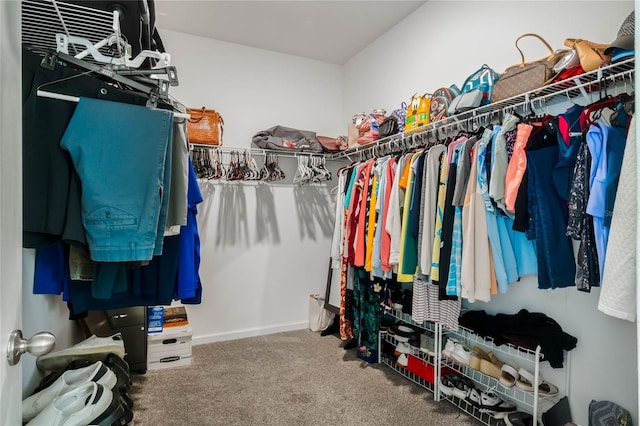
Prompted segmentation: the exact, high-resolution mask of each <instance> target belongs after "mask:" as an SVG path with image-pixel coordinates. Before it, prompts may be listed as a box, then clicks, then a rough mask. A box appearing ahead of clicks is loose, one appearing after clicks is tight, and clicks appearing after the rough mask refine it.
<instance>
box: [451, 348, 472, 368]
mask: <svg viewBox="0 0 640 426" xmlns="http://www.w3.org/2000/svg"><path fill="white" fill-rule="evenodd" d="M470 356H471V351H470V350H468V349H467V348H465V347H464V346H462V345H461V344H460V343H455V344H454V348H453V351H451V358H453V359H454V360H456V361H458V362H459V363H460V364H464V365H469V357H470Z"/></svg>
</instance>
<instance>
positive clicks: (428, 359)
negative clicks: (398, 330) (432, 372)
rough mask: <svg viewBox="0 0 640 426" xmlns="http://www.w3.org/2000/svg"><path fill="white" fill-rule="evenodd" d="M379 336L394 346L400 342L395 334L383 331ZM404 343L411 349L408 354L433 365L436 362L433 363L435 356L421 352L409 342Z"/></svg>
mask: <svg viewBox="0 0 640 426" xmlns="http://www.w3.org/2000/svg"><path fill="white" fill-rule="evenodd" d="M381 338H382V340H384V341H385V342H387V343H390V344H392V345H393V346H396V345H397V344H398V343H400V341H399V340H398V339H396V338H395V336H394V335H392V334H388V333H384V334H382V335H381ZM405 345H407V346H408V347H409V349H411V352H409V355H413V356H414V357H416V358H418V359H420V360H422V361H424V362H426V363H427V364H429V365H432V366H434V367H435V364H436V363H435V357H434V356H433V355H429V354H428V353H426V352H422V351H421V350H420V349H419V348H416V347H415V346H413V345H410V344H409V343H405Z"/></svg>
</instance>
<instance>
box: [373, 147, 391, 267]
mask: <svg viewBox="0 0 640 426" xmlns="http://www.w3.org/2000/svg"><path fill="white" fill-rule="evenodd" d="M388 164H389V157H384V158H380V159H379V160H378V164H377V169H376V173H377V175H378V176H379V181H378V188H377V191H376V206H375V209H376V230H375V233H374V236H373V256H372V261H371V269H372V274H373V276H374V277H379V278H384V271H383V270H382V234H383V233H384V232H385V231H384V226H383V218H384V214H383V212H384V210H385V208H386V205H385V192H386V187H387V167H388Z"/></svg>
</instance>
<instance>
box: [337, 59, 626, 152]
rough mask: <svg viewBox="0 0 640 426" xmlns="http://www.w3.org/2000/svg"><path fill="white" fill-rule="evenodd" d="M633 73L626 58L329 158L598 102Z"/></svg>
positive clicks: (420, 143) (411, 144) (415, 144)
mask: <svg viewBox="0 0 640 426" xmlns="http://www.w3.org/2000/svg"><path fill="white" fill-rule="evenodd" d="M634 70H635V58H630V59H626V60H624V61H620V62H618V63H615V64H610V65H608V66H605V67H602V68H599V69H597V70H595V71H591V72H588V73H584V74H581V75H579V76H576V77H572V78H570V79H567V80H563V81H560V82H558V83H553V84H550V85H548V86H544V87H542V88H539V89H536V90H532V91H529V92H526V93H522V94H520V95H517V96H513V97H511V98H508V99H504V100H502V101H499V102H494V103H492V104H489V105H485V106H481V107H478V108H474V109H472V110H469V111H465V112H463V113H461V114H457V115H454V116H451V117H447V118H445V119H443V120H439V121H435V122H431V123H429V124H427V125H425V126H422V127H419V128H417V129H415V130H412V131H409V132H404V133H399V134H396V135H392V136H389V137H386V138H382V139H378V140H377V141H375V142H373V143H370V144H367V145H363V146H356V147H353V148H350V149H348V150H345V151H341V152H338V153H335V154H332V155H331V156H330V159H332V160H335V159H340V158H350V157H351V156H357V157H361V158H371V157H376V156H381V155H384V154H389V153H395V152H399V151H400V150H403V149H407V148H419V147H424V146H427V145H429V144H430V143H435V141H437V140H438V138H439V137H441V136H443V133H444V135H445V136H446V135H447V134H451V133H453V132H457V131H459V130H465V129H469V128H472V127H473V125H477V124H478V123H480V122H482V121H487V120H488V121H491V120H492V119H493V118H494V117H500V114H501V113H503V112H511V111H518V110H520V111H527V112H537V113H543V112H544V113H547V110H548V109H549V107H550V106H552V105H555V104H558V103H561V102H566V101H574V100H576V99H578V98H579V97H586V98H587V99H590V100H591V101H593V98H594V96H596V98H595V99H599V97H600V96H604V95H605V94H606V93H607V91H608V90H609V89H611V88H612V87H616V86H617V85H618V84H621V83H623V82H632V83H633V80H634V72H635V71H634Z"/></svg>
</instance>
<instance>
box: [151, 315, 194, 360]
mask: <svg viewBox="0 0 640 426" xmlns="http://www.w3.org/2000/svg"><path fill="white" fill-rule="evenodd" d="M192 335H193V330H192V329H191V327H190V326H182V327H170V328H165V329H164V330H163V331H162V333H156V334H149V336H148V350H147V368H148V369H149V370H157V369H160V368H169V367H178V366H184V365H191V337H192Z"/></svg>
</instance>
